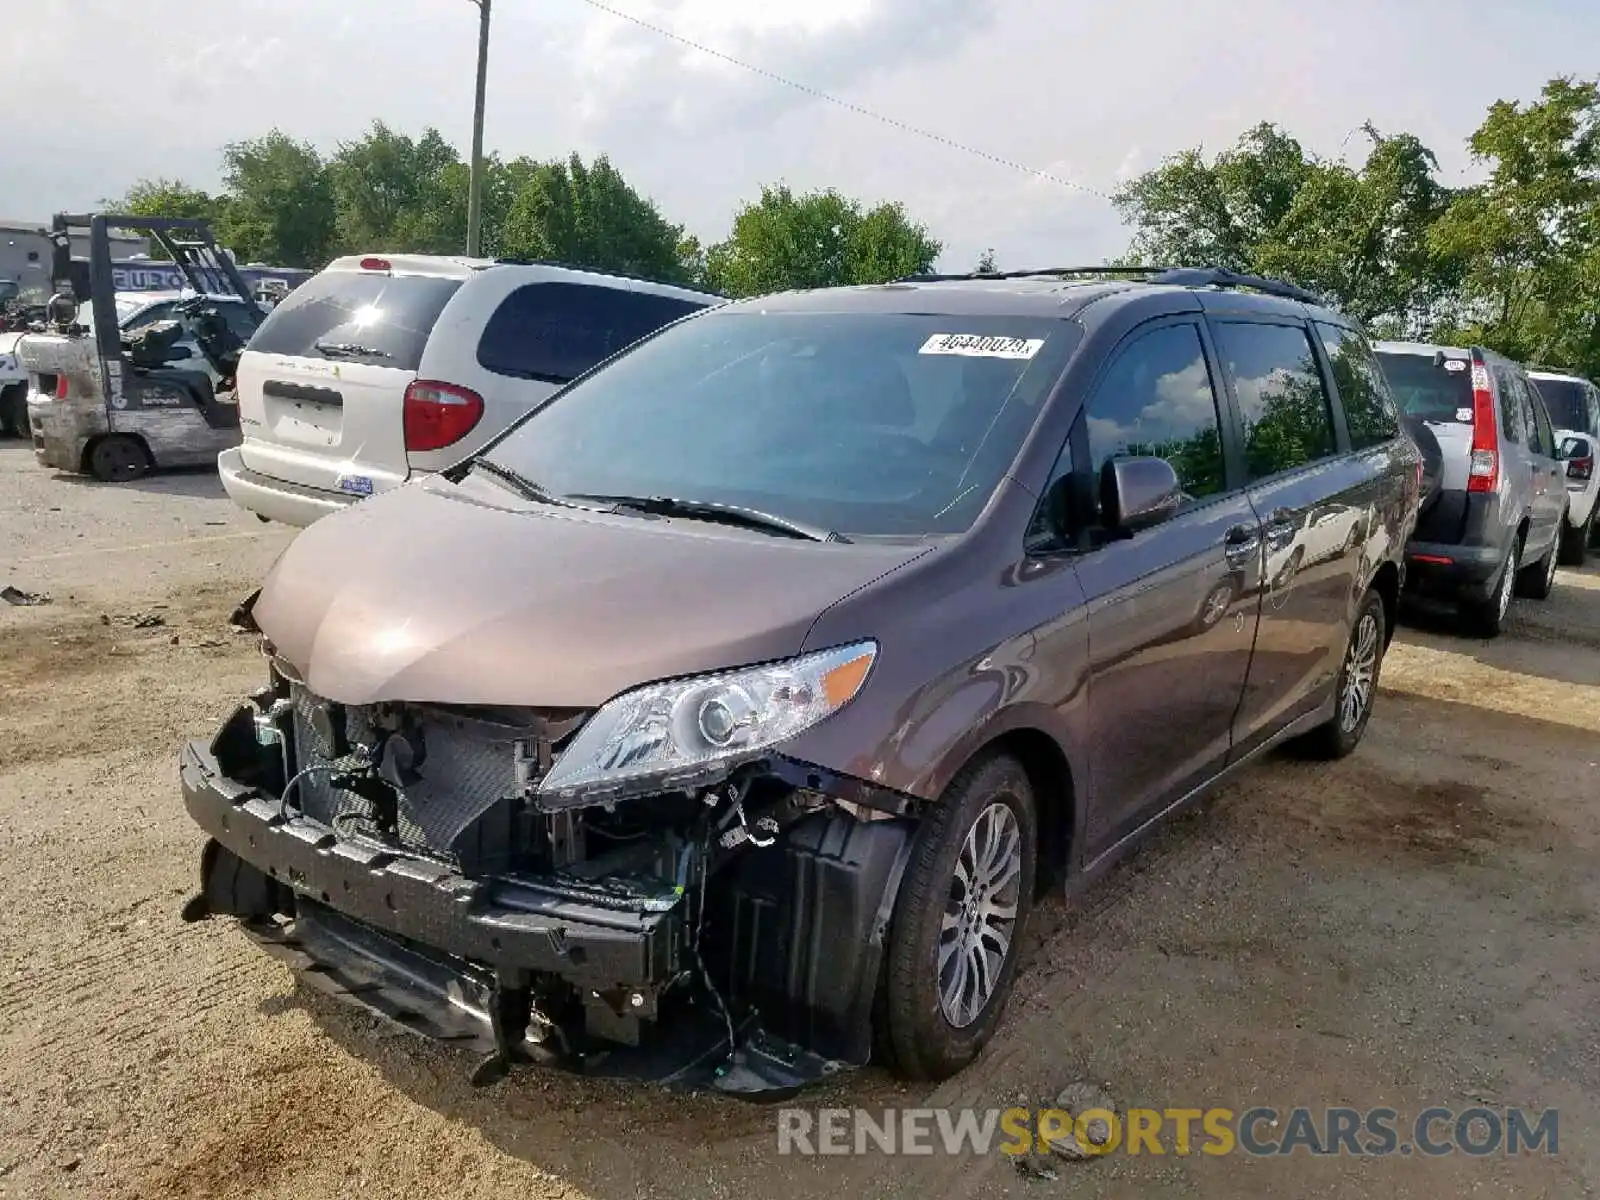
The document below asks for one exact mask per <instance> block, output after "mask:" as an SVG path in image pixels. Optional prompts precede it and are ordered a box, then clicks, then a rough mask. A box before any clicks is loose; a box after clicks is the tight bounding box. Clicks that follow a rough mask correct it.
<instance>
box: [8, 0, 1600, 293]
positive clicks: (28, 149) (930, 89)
mask: <svg viewBox="0 0 1600 1200" xmlns="http://www.w3.org/2000/svg"><path fill="white" fill-rule="evenodd" d="M606 3H608V4H611V5H613V6H614V7H616V8H618V9H621V10H623V11H626V12H629V13H632V14H635V15H638V16H640V17H642V18H644V19H647V20H651V21H653V22H655V23H658V24H660V25H662V26H664V27H667V28H670V29H673V30H674V31H677V32H679V33H681V34H682V35H683V36H685V37H688V38H690V39H692V40H695V41H699V42H702V43H704V44H705V45H707V46H711V47H714V48H716V49H719V50H722V51H725V52H727V53H729V54H732V55H734V56H735V57H738V58H741V59H744V60H745V61H747V62H750V63H752V64H754V65H756V66H758V67H761V68H763V69H765V70H768V71H772V72H775V73H777V74H781V75H784V76H787V77H789V78H791V79H794V80H796V81H798V82H800V83H803V84H807V85H809V86H812V87H816V88H820V89H822V90H824V91H828V92H830V93H832V94H834V95H836V96H839V97H840V98H842V99H845V100H848V101H850V102H851V103H855V104H860V105H863V106H865V107H867V108H870V109H872V110H874V111H876V112H879V113H882V114H884V115H885V116H889V117H893V118H896V119H898V120H901V121H905V122H909V123H911V124H913V125H917V126H920V127H922V128H924V129H928V130H932V131H936V132H938V133H940V134H943V135H944V136H947V137H949V138H952V139H954V140H956V141H959V142H964V143H967V144H969V145H971V146H975V147H979V148H982V149H983V150H986V151H989V152H991V153H993V154H995V155H999V156H1001V157H1004V158H1008V159H1012V160H1014V161H1016V162H1018V163H1021V164H1025V165H1027V166H1029V167H1035V168H1046V169H1052V168H1053V169H1054V170H1056V171H1057V172H1059V173H1061V174H1064V175H1066V176H1067V177H1070V178H1073V179H1077V180H1081V181H1083V182H1085V183H1087V184H1090V185H1091V186H1093V187H1095V188H1097V189H1099V190H1101V191H1110V190H1112V189H1113V188H1114V187H1115V186H1116V185H1117V183H1119V182H1121V181H1124V180H1126V179H1128V178H1130V177H1131V176H1132V175H1133V174H1135V173H1137V172H1138V171H1139V170H1143V169H1147V168H1148V167H1149V166H1151V165H1153V164H1154V163H1156V162H1159V161H1160V159H1161V158H1162V157H1164V156H1165V155H1167V154H1169V153H1172V152H1173V151H1176V150H1178V149H1181V148H1184V147H1187V146H1193V145H1196V144H1201V143H1203V144H1204V145H1205V146H1206V147H1207V148H1208V149H1213V150H1214V149H1217V148H1220V147H1221V146H1224V145H1226V144H1228V143H1230V142H1231V141H1233V139H1234V138H1235V137H1237V136H1238V134H1239V133H1240V131H1241V130H1243V129H1244V128H1245V127H1247V126H1248V125H1250V124H1252V123H1254V122H1255V121H1258V120H1261V119H1272V120H1276V121H1278V122H1279V123H1281V124H1283V125H1285V126H1286V127H1287V128H1289V129H1290V131H1291V132H1293V133H1294V134H1295V135H1296V136H1298V137H1300V138H1301V139H1302V141H1303V142H1304V143H1305V144H1306V145H1307V146H1308V148H1310V149H1312V150H1315V151H1317V152H1319V153H1324V154H1337V153H1338V152H1339V146H1340V142H1341V140H1342V139H1343V138H1344V137H1345V135H1346V134H1347V133H1348V132H1349V130H1350V129H1351V128H1352V127H1354V126H1357V125H1359V124H1360V123H1361V122H1362V121H1364V120H1367V119H1368V118H1370V119H1372V120H1373V121H1374V122H1376V124H1377V125H1378V126H1379V127H1380V128H1381V129H1384V130H1385V131H1397V130H1410V131H1413V132H1415V133H1416V134H1418V136H1420V137H1421V138H1422V139H1423V140H1424V141H1425V142H1426V143H1428V144H1429V145H1430V146H1432V147H1433V149H1434V150H1436V151H1437V152H1438V153H1439V156H1440V159H1441V161H1442V163H1443V165H1444V167H1445V170H1446V173H1447V175H1448V176H1450V177H1452V178H1456V179H1460V178H1461V176H1460V175H1459V172H1460V170H1461V168H1462V167H1463V166H1464V165H1465V163H1466V154H1465V152H1464V149H1463V145H1464V140H1465V138H1466V137H1467V135H1468V134H1469V133H1471V131H1472V130H1473V128H1475V127H1476V125H1477V124H1478V122H1479V121H1480V120H1481V118H1482V116H1483V112H1484V110H1485V108H1486V107H1487V106H1488V104H1489V103H1490V102H1492V101H1493V100H1495V99H1497V98H1500V97H1522V98H1527V97H1531V96H1533V95H1534V94H1535V93H1536V92H1537V91H1538V88H1539V87H1540V85H1541V84H1542V83H1543V82H1544V81H1545V80H1546V79H1548V78H1549V77H1550V76H1552V75H1555V74H1559V73H1574V74H1580V75H1582V74H1592V73H1593V72H1594V69H1595V68H1594V63H1595V62H1597V61H1600V9H1595V8H1594V6H1592V5H1590V6H1587V7H1583V6H1572V5H1568V6H1564V7H1565V11H1563V10H1562V8H1563V6H1557V5H1553V4H1552V5H1543V6H1499V7H1491V8H1486V9H1484V10H1483V11H1481V12H1479V11H1475V12H1474V15H1473V19H1472V20H1471V21H1463V20H1461V19H1460V9H1459V5H1457V4H1455V3H1454V2H1453V0H1408V2H1407V3H1405V4H1393V3H1390V2H1388V0H1348V2H1347V3H1346V4H1344V5H1343V6H1338V7H1337V8H1336V9H1330V8H1327V7H1326V6H1324V7H1321V8H1305V7H1303V6H1302V7H1295V6H1290V5H1285V4H1283V3H1282V2H1281V0H1230V3H1229V4H1228V5H1227V6H1224V7H1221V8H1219V7H1218V6H1215V5H1195V4H1190V3H1186V2H1185V0H1119V2H1118V3H1117V4H1114V5H1090V4H1086V3H1082V2H1078V3H1066V4H1063V3H1060V2H1059V0H1004V2H1003V3H1002V2H1001V0H763V2H762V3H760V4H749V3H739V2H736V0H606ZM475 17H476V11H475V10H474V9H473V7H472V6H471V5H470V4H467V3H465V0H412V2H411V3H408V4H403V5H402V4H396V3H395V2H394V0H340V2H339V3H338V4H337V5H330V4H328V3H327V0H161V2H160V4H159V5H156V6H153V7H152V6H149V5H145V6H142V7H141V6H131V5H127V4H125V3H123V2H122V0H27V2H26V3H21V2H18V0H13V3H11V4H9V5H8V6H7V12H6V37H5V39H4V40H3V43H0V105H3V107H4V110H5V111H7V112H11V113H27V114H29V117H28V119H26V120H17V121H15V122H13V123H12V124H11V125H10V126H9V127H8V130H7V139H6V165H5V170H4V171H3V172H0V211H3V212H5V213H6V214H7V215H13V216H18V217H32V218H35V219H41V218H47V217H48V215H49V214H50V212H52V211H54V210H56V209H58V208H74V207H83V206H87V205H92V204H94V203H95V202H97V201H98V200H99V199H101V198H102V197H105V196H107V195H116V194H120V193H121V192H122V191H124V190H125V188H126V187H127V185H128V184H129V183H131V182H132V181H133V180H134V179H136V178H138V177H140V176H150V175H167V176H173V175H176V176H182V177H186V178H188V179H190V180H191V181H192V182H195V183H197V184H201V185H210V186H214V185H215V183H216V176H217V168H218V154H219V151H220V148H221V147H222V146H223V145H224V144H225V143H227V142H229V141H233V140H237V139H240V138H246V137H251V136H255V135H258V134H261V133H264V132H266V131H267V130H268V129H270V128H272V127H273V126H278V127H280V128H282V129H284V130H286V131H289V132H291V133H293V134H295V135H296V136H299V137H304V138H308V139H310V140H312V141H314V142H316V143H317V144H318V145H321V146H323V147H325V148H331V147H332V146H333V145H334V144H335V143H336V142H337V141H338V140H340V139H342V138H349V137H352V136H355V135H357V134H359V132H360V131H361V130H362V129H363V128H364V127H365V126H366V125H368V124H369V123H370V122H371V121H372V120H373V119H374V118H382V119H384V120H385V121H387V122H389V123H390V124H391V125H393V126H395V127H396V128H399V129H402V130H405V131H407V132H412V133H415V132H419V131H420V130H421V129H422V128H423V127H424V126H426V125H430V124H431V125H434V126H437V127H438V128H439V129H440V130H441V131H442V132H443V133H444V134H445V136H446V137H447V138H449V139H451V140H452V141H453V142H455V143H456V144H457V145H459V146H463V147H464V146H465V145H466V143H467V141H468V137H469V134H470V119H471V111H472V82H473V58H474V54H475V50H476V22H475ZM173 31H180V32H179V33H178V34H177V35H176V36H175V35H174V32H173ZM207 43H212V44H213V48H212V50H211V51H210V52H209V53H206V54H201V53H199V52H198V48H199V47H200V46H203V45H206V44H207ZM1485 47H1493V56H1492V60H1489V59H1485V58H1484V48H1485ZM1485 63H1490V65H1489V66H1488V67H1487V68H1486V69H1473V68H1472V66H1471V65H1470V64H1479V65H1480V68H1482V65H1483V64H1485ZM487 135H488V136H487V140H488V144H489V146H490V147H491V148H493V149H496V150H498V151H500V152H501V153H502V154H507V155H518V154H529V155H533V156H535V157H540V158H548V157H552V156H556V155H562V154H565V153H567V152H568V151H570V150H574V149H576V150H579V151H580V152H582V153H584V154H595V153H600V152H604V153H608V154H609V155H610V156H611V158H612V160H613V161H614V162H615V163H616V164H617V166H618V167H619V168H620V169H621V170H622V171H623V172H624V173H625V174H626V175H627V176H628V177H629V179H630V180H632V181H633V182H634V183H635V184H636V185H637V186H639V187H640V188H641V189H642V190H644V191H645V192H647V193H649V194H651V195H653V196H654V197H655V198H656V199H657V200H658V202H659V203H660V204H661V205H662V207H663V209H664V211H665V212H666V213H667V214H668V215H669V216H670V217H671V218H672V219H674V220H678V221H684V222H686V223H687V224H688V225H689V227H690V229H691V231H693V232H695V233H698V234H700V235H701V236H702V237H717V236H720V235H721V234H722V233H723V232H724V231H725V229H726V225H727V221H728V219H729V217H730V216H731V215H732V213H733V210H734V208H735V206H736V205H737V204H738V203H739V202H740V201H742V200H747V199H749V198H751V197H753V196H754V195H755V194H756V192H757V189H758V188H759V186H760V185H761V184H762V183H772V182H777V181H779V180H786V181H788V182H790V183H791V184H793V185H794V186H797V187H818V186H828V185H833V186H837V187H839V188H840V189H841V190H843V191H845V192H847V193H850V194H853V195H859V196H862V197H863V198H867V199H870V200H877V199H884V198H895V199H902V200H904V201H905V202H906V204H907V206H908V208H909V209H910V211H911V212H912V214H913V215H914V216H917V217H919V218H920V219H922V220H924V221H926V222H928V223H929V224H930V226H931V227H932V229H933V232H934V233H935V235H936V236H939V237H941V238H942V239H943V240H944V241H945V243H946V245H947V254H946V260H945V265H949V266H952V267H963V266H970V265H972V263H974V262H975V261H976V259H977V255H978V254H979V253H981V251H982V250H983V249H984V248H985V247H988V246H994V247H995V248H996V250H997V252H998V254H999V258H1000V261H1001V264H1002V265H1013V266H1015V265H1030V264H1038V263H1057V264H1059V263H1063V262H1074V261H1078V262H1082V261H1091V262H1092V261H1098V260H1099V259H1100V258H1101V257H1103V256H1104V255H1107V254H1113V253H1117V252H1119V251H1120V250H1121V249H1122V248H1123V246H1124V245H1125V243H1126V235H1125V233H1124V232H1123V231H1122V230H1121V229H1120V227H1119V224H1118V221H1117V217H1116V214H1115V213H1114V211H1113V210H1112V209H1111V208H1110V206H1109V205H1108V204H1107V203H1106V202H1105V201H1104V200H1101V199H1097V198H1095V197H1093V196H1084V195H1081V194H1078V193H1074V192H1071V191H1069V190H1067V189H1065V188H1061V187H1060V186H1059V185H1053V184H1047V183H1044V182H1042V181H1038V180H1034V179H1030V178H1029V177H1028V176H1027V175H1025V174H1021V173H1018V172H1017V171H1015V170H1012V169H1009V168H1007V167H1004V166H1000V165H997V164H994V163H990V162H986V161H984V160H982V159H980V158H977V157H973V156H971V155H968V154H965V153H963V152H961V151H959V150H956V149H952V148H950V147H947V146H941V145H938V144H935V143H933V142H930V141H928V140H926V139H923V138H919V137H916V136H914V135H913V134H910V133H907V132H904V131H901V130H896V129H893V128H888V127H885V126H884V125H882V124H880V123H877V122H874V121H872V120H870V119H868V118H865V117H862V116H859V115H856V114H853V113H850V112H846V111H843V110H841V109H839V108H837V107H835V106H832V105H829V104H827V103H825V102H823V101H819V100H816V99H813V98H811V97H808V96H806V95H804V94H803V93H801V92H797V91H794V90H792V89H790V88H787V87H784V86H783V85H781V84H779V83H776V82H774V81H772V80H770V79H766V78H762V77H760V76H758V75H753V74H750V73H749V72H745V71H741V70H740V69H738V68H736V67H733V66H731V65H729V64H727V63H724V62H720V61H718V60H717V59H715V58H711V57H709V56H706V55H703V54H700V53H698V52H696V51H693V50H690V49H688V48H687V47H685V46H682V45H680V44H678V43H676V42H672V41H669V40H667V39H665V38H662V37H661V36H660V35H659V34H655V33H651V32H649V31H648V30H644V29H640V28H639V27H638V26H636V25H632V24H629V23H628V22H625V21H621V20H619V19H618V18H616V17H613V16H610V15H608V14H606V13H602V12H599V11H597V10H595V9H594V8H592V7H590V6H588V5H586V4H583V3H581V0H539V3H537V4H513V3H509V2H507V3H502V4H500V5H498V6H496V10H495V24H494V40H493V50H492V54H491V62H490V85H489V117H488V128H487Z"/></svg>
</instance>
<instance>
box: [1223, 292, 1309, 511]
mask: <svg viewBox="0 0 1600 1200" xmlns="http://www.w3.org/2000/svg"><path fill="white" fill-rule="evenodd" d="M1216 333H1217V349H1218V351H1219V352H1220V354H1221V356H1222V361H1223V364H1224V369H1225V370H1226V371H1227V372H1228V374H1229V376H1230V377H1231V378H1232V379H1233V390H1234V393H1235V394H1236V395H1237V397H1238V400H1239V419H1240V421H1241V422H1242V423H1243V425H1244V458H1245V466H1246V467H1247V468H1248V469H1249V472H1250V478H1251V479H1264V478H1266V477H1267V476H1268V475H1276V474H1278V473H1279V472H1280V471H1292V470H1294V469H1295V468H1296V467H1302V466H1305V465H1306V464H1307V463H1313V462H1316V461H1317V460H1318V459H1322V458H1327V457H1329V456H1330V455H1332V454H1333V451H1334V441H1333V418H1332V416H1331V415H1330V413H1329V411H1328V392H1327V389H1326V388H1325V387H1324V386H1323V383H1322V372H1321V371H1320V370H1319V369H1318V367H1317V357H1316V353H1315V352H1314V351H1313V350H1312V348H1311V339H1310V338H1309V337H1308V336H1307V335H1306V331H1305V328H1304V326H1300V325H1260V324H1255V323H1252V322H1245V321H1224V322H1220V323H1218V324H1217V326H1216Z"/></svg>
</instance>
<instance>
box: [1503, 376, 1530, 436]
mask: <svg viewBox="0 0 1600 1200" xmlns="http://www.w3.org/2000/svg"><path fill="white" fill-rule="evenodd" d="M1494 383H1495V391H1497V392H1499V393H1500V436H1501V437H1503V438H1505V439H1506V441H1508V442H1516V443H1517V444H1518V445H1521V444H1522V443H1523V442H1524V441H1526V440H1527V437H1528V430H1529V428H1530V427H1531V426H1532V424H1533V414H1532V413H1531V412H1529V411H1528V396H1527V393H1526V392H1525V391H1523V387H1522V379H1521V377H1520V376H1519V375H1518V374H1517V373H1516V372H1515V371H1511V370H1508V369H1507V368H1505V367H1496V368H1495V369H1494Z"/></svg>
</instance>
